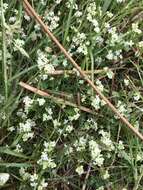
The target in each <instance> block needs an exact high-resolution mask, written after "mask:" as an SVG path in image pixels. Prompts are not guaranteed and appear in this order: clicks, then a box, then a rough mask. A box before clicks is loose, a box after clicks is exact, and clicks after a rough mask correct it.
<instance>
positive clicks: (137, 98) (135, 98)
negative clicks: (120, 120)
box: [134, 92, 141, 101]
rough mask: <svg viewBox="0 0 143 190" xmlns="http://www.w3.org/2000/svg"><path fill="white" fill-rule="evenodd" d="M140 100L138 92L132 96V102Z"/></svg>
mask: <svg viewBox="0 0 143 190" xmlns="http://www.w3.org/2000/svg"><path fill="white" fill-rule="evenodd" d="M140 98H141V95H140V92H136V93H135V94H134V100H135V101H138V100H139V99H140Z"/></svg>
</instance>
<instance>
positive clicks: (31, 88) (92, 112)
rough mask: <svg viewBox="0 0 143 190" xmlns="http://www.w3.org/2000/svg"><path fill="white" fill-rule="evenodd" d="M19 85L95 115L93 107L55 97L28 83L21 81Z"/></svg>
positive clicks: (56, 101)
mask: <svg viewBox="0 0 143 190" xmlns="http://www.w3.org/2000/svg"><path fill="white" fill-rule="evenodd" d="M19 85H20V86H21V87H23V88H25V89H27V90H29V91H31V92H33V93H35V94H38V95H40V96H43V97H47V98H49V99H51V100H53V101H54V102H55V103H58V104H63V105H67V106H72V107H75V108H78V109H80V110H82V111H84V112H87V113H91V114H93V115H95V112H94V111H92V110H91V109H89V108H87V107H84V106H80V105H77V104H75V103H73V102H70V101H67V100H65V99H63V98H59V97H54V96H52V95H50V94H49V93H47V92H44V91H43V90H39V89H38V88H35V87H33V86H31V85H29V84H27V83H24V82H20V83H19Z"/></svg>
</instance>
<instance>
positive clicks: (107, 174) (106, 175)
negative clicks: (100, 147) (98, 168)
mask: <svg viewBox="0 0 143 190" xmlns="http://www.w3.org/2000/svg"><path fill="white" fill-rule="evenodd" d="M109 177H110V175H109V172H108V170H106V171H105V173H104V174H103V179H105V180H106V179H108V178H109Z"/></svg>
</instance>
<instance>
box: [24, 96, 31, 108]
mask: <svg viewBox="0 0 143 190" xmlns="http://www.w3.org/2000/svg"><path fill="white" fill-rule="evenodd" d="M23 103H24V104H25V111H26V112H28V110H29V108H30V107H31V106H32V104H33V100H32V99H31V98H30V97H29V96H25V97H24V98H23Z"/></svg>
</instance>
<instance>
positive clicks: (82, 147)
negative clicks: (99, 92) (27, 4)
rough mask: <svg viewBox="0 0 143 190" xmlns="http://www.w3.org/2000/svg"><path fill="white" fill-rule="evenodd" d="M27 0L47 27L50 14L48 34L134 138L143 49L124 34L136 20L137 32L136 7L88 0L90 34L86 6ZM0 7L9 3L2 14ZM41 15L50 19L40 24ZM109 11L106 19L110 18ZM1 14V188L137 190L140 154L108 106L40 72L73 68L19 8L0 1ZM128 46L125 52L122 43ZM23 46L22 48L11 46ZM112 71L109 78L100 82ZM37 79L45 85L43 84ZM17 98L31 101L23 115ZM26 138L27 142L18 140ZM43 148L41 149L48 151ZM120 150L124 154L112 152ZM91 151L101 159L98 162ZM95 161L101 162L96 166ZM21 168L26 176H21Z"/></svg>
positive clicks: (76, 81) (70, 82)
mask: <svg viewBox="0 0 143 190" xmlns="http://www.w3.org/2000/svg"><path fill="white" fill-rule="evenodd" d="M31 2H32V5H33V7H34V8H35V10H36V11H37V13H38V14H39V15H40V16H41V17H42V19H43V20H44V22H45V23H46V24H48V25H49V26H51V22H53V21H54V19H55V20H56V19H58V18H56V17H54V16H55V15H56V16H57V17H59V21H58V25H57V26H55V29H53V33H54V35H55V36H56V37H57V39H59V41H60V42H61V43H62V44H63V45H64V47H65V48H66V50H67V51H69V52H70V53H71V54H72V57H73V58H74V60H75V61H76V62H77V63H78V64H79V66H80V67H81V68H82V69H83V70H84V71H87V70H91V73H90V75H89V77H90V79H91V80H92V82H94V83H95V84H97V85H98V87H99V88H103V94H104V95H105V96H106V97H107V98H108V99H109V100H110V101H111V102H112V103H113V104H114V105H116V107H117V108H118V110H119V111H120V112H121V113H122V114H124V116H126V117H127V119H128V120H129V122H130V123H131V124H132V125H134V126H135V127H136V128H138V129H139V131H140V132H141V133H143V130H142V118H143V106H142V105H143V104H142V103H143V90H142V87H143V66H142V65H143V61H142V53H143V47H141V46H140V47H139V42H141V41H142V33H141V34H140V33H137V32H134V31H133V29H132V24H133V23H137V22H138V29H140V30H141V31H142V30H143V24H142V14H141V13H142V11H143V10H142V5H143V2H142V1H141V0H139V1H135V0H130V1H128V0H126V1H125V2H122V3H117V1H116V0H111V1H107V0H97V1H93V2H95V3H96V13H95V15H94V16H93V15H92V17H93V18H92V21H93V19H96V20H97V22H98V25H99V28H100V31H99V32H95V30H96V29H97V28H96V27H97V26H96V27H95V26H94V25H93V23H92V21H89V20H88V11H89V7H90V3H91V2H92V1H90V0H87V1H84V0H81V1H76V0H73V2H72V3H71V4H70V3H69V6H68V5H67V2H68V0H66V1H62V2H61V3H60V4H57V5H56V3H55V2H54V1H52V0H48V1H44V2H45V4H42V3H41V2H42V1H31ZM5 3H8V8H7V9H6V10H5V5H6V4H5ZM75 3H77V6H78V8H77V9H76V5H75ZM94 7H95V6H92V7H91V8H94ZM50 11H54V14H55V15H52V16H51V17H46V16H47V15H48V14H49V13H50ZM58 11H60V14H59V13H58ZM77 11H81V12H82V16H80V17H79V18H78V17H76V14H77ZM108 11H109V12H112V14H113V15H112V16H111V18H110V16H109V15H108V14H109V13H108ZM0 13H1V14H0V15H1V16H0V17H1V22H0V24H1V26H0V27H1V31H0V42H1V43H0V47H1V49H0V62H1V67H0V158H1V159H0V176H1V175H2V174H1V173H8V174H9V175H10V178H9V180H8V181H7V182H6V183H5V184H3V186H1V187H0V188H1V189H6V190H8V189H9V190H23V189H27V190H32V189H34V190H42V189H43V190H44V189H49V190H52V189H53V190H55V189H60V190H62V189H63V190H72V189H74V190H76V189H77V190H78V189H80V190H85V189H87V190H90V189H96V190H102V189H105V190H106V189H107V190H109V189H111V190H125V189H127V190H130V189H131V190H142V189H143V188H142V186H143V179H142V177H143V169H142V167H143V165H142V159H143V148H142V142H141V141H140V139H138V138H137V137H136V136H134V135H133V134H132V132H131V131H130V130H128V129H127V127H126V126H125V125H124V124H122V123H121V122H120V120H119V119H118V118H116V117H115V115H114V114H113V112H112V111H111V110H110V109H109V108H108V106H106V105H101V100H99V101H100V102H97V100H98V97H97V96H96V94H95V93H94V92H93V90H92V89H91V88H90V87H89V86H88V85H87V83H86V82H84V81H83V80H82V79H81V77H80V76H78V75H76V74H73V75H67V74H63V75H55V76H51V75H47V74H46V69H47V67H48V71H49V70H50V69H51V67H53V66H54V69H55V70H72V69H73V67H72V65H71V64H70V62H69V61H66V58H65V57H64V55H63V54H62V53H61V52H60V50H59V49H58V47H56V45H55V44H54V43H53V42H52V41H51V40H50V39H49V37H48V36H46V35H45V34H44V33H43V31H42V30H38V29H36V28H35V25H36V22H35V21H34V20H33V19H30V21H28V20H26V19H28V18H26V17H25V13H24V9H23V6H22V3H21V2H20V1H16V0H11V2H9V1H8V0H5V1H2V0H1V9H0ZM13 19H14V21H13ZM50 19H51V20H50ZM107 23H109V24H110V29H112V30H113V27H116V31H115V35H114V36H113V34H114V32H113V31H111V32H110V30H109V29H107V28H106V24H107ZM54 24H55V23H53V25H54ZM82 34H85V36H86V38H85V39H83V38H84V37H83V38H82V37H81V39H79V38H77V36H80V35H82ZM116 35H117V36H116ZM114 38H115V41H114V42H113V40H114ZM120 38H121V40H119V39H120ZM19 39H20V40H22V42H21V41H18V40H19ZM74 39H76V40H75V42H73V40H74ZM82 40H83V41H82ZM131 40H132V42H133V45H132V46H128V45H127V43H128V42H131ZM23 42H24V44H23V45H20V44H19V43H23ZM88 42H89V43H88ZM125 42H126V44H125ZM84 45H85V47H84ZM49 48H51V50H50V49H49ZM78 48H79V49H78ZM82 48H83V49H84V48H85V49H84V50H86V51H83V49H82ZM47 49H48V50H47ZM38 50H40V51H41V52H40V51H38ZM119 50H122V52H121V53H119ZM110 51H112V53H113V54H114V58H112V59H108V54H109V52H110ZM85 52H86V53H85ZM116 53H119V55H117V56H116V55H115V54H116ZM119 56H122V57H119ZM42 57H44V58H43V59H42ZM37 60H38V61H39V62H40V61H41V62H42V63H43V62H45V63H46V66H47V67H45V65H44V66H43V65H42V66H41V68H40V67H38V63H37ZM41 62H40V63H41ZM106 67H108V68H106ZM98 69H103V72H100V73H98V74H94V70H98ZM111 70H112V71H113V74H114V75H113V77H112V78H110V77H109V74H111ZM109 71H110V72H109ZM43 76H46V77H47V78H46V79H45V80H43ZM125 80H127V83H128V84H127V85H126V83H125ZM20 81H23V82H27V83H28V84H30V85H32V86H34V87H37V88H38V89H41V90H44V91H47V92H49V93H51V94H52V95H51V98H50V99H49V98H44V97H43V98H44V100H45V102H44V103H43V104H42V103H41V102H42V100H41V99H40V100H39V99H38V98H42V97H40V96H39V95H37V94H34V93H32V92H30V91H28V90H25V89H23V88H22V87H21V86H20V85H19V82H20ZM99 81H100V82H101V84H99ZM102 85H103V86H102ZM48 90H49V91H48ZM59 94H60V97H58V95H59ZM26 96H28V97H29V98H30V101H32V103H31V106H29V108H28V110H26V105H25V103H24V101H23V100H24V97H26ZM55 96H56V97H55ZM58 98H62V99H63V102H64V103H63V102H62V104H61V103H59V102H58V101H57V100H58ZM94 100H96V101H94ZM39 101H41V102H40V103H41V105H40V103H39ZM119 101H121V103H120V102H119ZM66 102H68V105H69V102H71V105H74V106H75V104H80V105H81V106H84V107H88V108H90V109H91V110H92V111H93V112H94V114H89V113H86V112H85V111H81V110H76V109H75V108H74V107H73V106H70V105H69V106H65V105H66ZM98 106H99V108H98V109H97V107H98ZM51 110H52V112H51ZM44 114H45V115H44ZM44 117H45V118H46V119H44ZM47 117H48V119H47ZM32 121H33V122H35V124H34V123H32ZM96 124H97V129H96ZM29 126H30V127H29ZM26 127H27V128H26ZM22 129H23V130H24V129H25V130H26V129H27V130H29V131H28V132H26V131H22ZM102 130H103V131H104V132H103V131H102ZM27 135H33V136H32V137H31V138H30V137H29V138H28V139H26V140H24V139H25V138H26V137H27ZM44 142H47V146H49V147H48V148H47V149H46V147H45V146H46V145H44ZM52 142H55V144H54V145H52ZM91 142H92V143H93V144H92V143H91ZM110 143H111V144H110ZM121 143H123V145H124V148H121V147H122V144H121ZM91 144H92V145H91ZM96 145H98V146H96ZM92 146H93V147H92ZM112 146H113V147H114V148H112ZM120 146H121V147H120ZM98 150H99V153H98ZM43 153H45V154H46V155H47V156H48V162H47V161H45V162H44V161H40V159H41V155H42V154H43ZM95 154H98V156H99V155H100V156H101V157H100V159H99V160H96V158H97V157H96V156H95ZM101 158H104V162H103V163H102V164H101V165H100V164H99V165H98V164H97V161H101ZM95 161H96V162H95ZM79 166H83V171H81V175H80V174H79V173H78V172H77V168H78V167H79ZM89 166H90V167H91V168H90V172H89V176H88V175H87V171H88V168H89ZM21 168H24V169H25V173H20V172H21V170H20V169H21ZM106 171H108V173H109V175H110V176H109V177H107V178H106V177H105V176H104V174H105V172H106ZM34 174H37V176H38V177H37V178H36V179H35V181H34V182H35V187H34V186H33V184H32V182H33V181H32V177H33V176H34ZM86 176H87V179H86ZM43 180H44V181H45V182H47V183H48V186H47V187H45V188H44V187H43V188H42V187H41V184H42V181H43ZM0 184H1V179H0ZM84 188H85V189H84Z"/></svg>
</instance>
